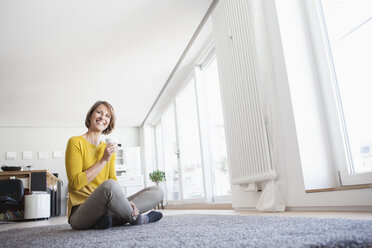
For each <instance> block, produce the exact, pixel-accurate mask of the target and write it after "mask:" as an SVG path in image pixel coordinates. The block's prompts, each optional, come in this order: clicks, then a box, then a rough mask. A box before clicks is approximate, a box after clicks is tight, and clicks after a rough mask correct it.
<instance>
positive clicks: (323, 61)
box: [304, 0, 372, 186]
mask: <svg viewBox="0 0 372 248" xmlns="http://www.w3.org/2000/svg"><path fill="white" fill-rule="evenodd" d="M304 4H305V8H306V13H307V15H308V24H309V27H310V31H311V37H312V45H313V51H314V58H315V62H316V66H317V71H318V76H319V81H320V84H319V86H320V90H321V95H322V100H323V106H324V111H325V114H326V116H327V123H326V125H327V129H328V132H329V139H330V144H331V149H332V153H333V154H332V158H333V163H335V169H336V170H337V171H338V175H339V183H340V186H346V185H359V184H369V183H372V172H366V173H352V172H351V171H350V167H351V163H352V161H351V157H350V149H349V147H348V142H347V141H348V137H347V132H346V127H345V125H344V120H343V118H344V117H343V115H342V112H341V111H340V109H341V106H340V100H339V95H338V89H337V87H336V80H337V77H336V74H335V69H334V64H333V58H332V52H331V49H330V44H329V40H328V37H327V33H326V30H327V29H326V24H325V22H324V19H323V18H324V17H323V13H322V6H321V3H320V0H316V1H304Z"/></svg>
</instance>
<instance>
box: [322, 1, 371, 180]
mask: <svg viewBox="0 0 372 248" xmlns="http://www.w3.org/2000/svg"><path fill="white" fill-rule="evenodd" d="M317 9H318V12H319V17H320V19H321V27H322V30H321V32H323V35H324V37H325V44H326V46H325V49H326V53H325V54H327V57H326V59H327V60H328V61H329V64H330V67H329V68H330V77H329V78H330V80H329V82H331V83H330V87H329V89H328V91H325V94H324V95H325V97H328V98H329V97H332V99H333V100H334V101H333V102H331V103H330V101H326V102H328V104H334V106H328V109H331V111H334V112H336V116H337V118H334V119H333V120H330V127H329V129H330V130H332V129H338V130H339V132H338V134H336V136H337V135H339V136H340V137H332V138H333V140H338V142H337V141H336V142H334V146H335V149H336V150H337V151H336V154H341V153H343V154H344V156H342V157H343V158H344V161H343V162H342V161H341V162H339V163H338V166H339V171H340V176H341V178H340V179H341V182H342V184H343V185H352V184H364V183H372V129H371V127H372V112H371V106H372V97H371V93H372V71H371V58H372V48H371V44H372V35H371V34H372V1H370V0H318V4H317ZM333 96H334V97H333ZM331 115H332V113H331V114H329V116H331ZM333 136H335V135H333ZM345 154H346V155H345ZM336 156H337V155H336Z"/></svg>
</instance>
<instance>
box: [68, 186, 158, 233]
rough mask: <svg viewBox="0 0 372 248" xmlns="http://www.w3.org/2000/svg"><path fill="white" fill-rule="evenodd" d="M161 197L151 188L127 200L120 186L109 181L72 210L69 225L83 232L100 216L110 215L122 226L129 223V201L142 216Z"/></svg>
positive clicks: (155, 189) (156, 190)
mask: <svg viewBox="0 0 372 248" xmlns="http://www.w3.org/2000/svg"><path fill="white" fill-rule="evenodd" d="M163 196H164V193H163V191H162V189H161V188H159V187H157V186H153V187H147V188H144V189H143V190H141V191H139V192H137V193H136V194H134V195H132V196H130V197H128V198H127V197H126V196H125V195H124V192H123V190H122V188H121V186H120V184H119V183H118V182H117V181H115V180H112V179H109V180H107V181H105V182H103V183H102V184H101V185H100V186H98V187H97V189H96V190H95V191H94V192H93V193H92V194H91V195H90V196H89V197H88V199H86V200H85V202H84V203H83V204H81V205H79V206H78V207H77V208H74V211H73V213H72V214H71V216H70V219H69V223H70V225H71V227H72V228H73V229H79V230H84V229H89V228H91V227H92V226H93V225H95V224H96V223H97V221H98V219H99V218H100V217H101V216H103V215H111V216H113V217H115V218H117V219H119V221H120V223H121V224H124V223H127V222H129V221H130V219H131V214H132V212H133V208H132V206H131V205H130V203H129V202H130V201H131V202H133V203H134V204H135V205H136V207H137V208H138V210H139V212H140V214H142V213H144V212H147V211H149V210H151V209H152V208H154V206H156V205H157V204H159V202H160V201H161V200H162V199H163Z"/></svg>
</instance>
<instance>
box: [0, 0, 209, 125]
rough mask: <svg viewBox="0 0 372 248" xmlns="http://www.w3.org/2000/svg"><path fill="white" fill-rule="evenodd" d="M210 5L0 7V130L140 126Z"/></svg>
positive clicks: (19, 3)
mask: <svg viewBox="0 0 372 248" xmlns="http://www.w3.org/2000/svg"><path fill="white" fill-rule="evenodd" d="M211 2H212V0H105V1H102V0H84V1H82V0H63V1H56V0H52V1H51V0H35V1H29V0H14V1H0V34H1V35H0V126H81V125H83V123H84V119H85V115H86V112H87V111H88V109H89V108H90V106H91V105H92V104H93V103H94V102H95V101H97V100H107V101H109V102H110V103H112V104H113V106H114V108H115V111H116V114H117V116H118V124H119V126H139V125H140V124H141V123H142V121H143V120H144V118H145V116H146V114H147V113H148V111H149V109H150V108H151V105H152V104H153V102H154V100H155V99H156V97H157V96H158V94H159V92H160V90H161V88H162V87H163V85H164V84H165V82H166V80H167V78H168V77H169V75H170V73H171V71H172V70H173V68H174V66H175V65H176V63H177V61H178V59H179V58H180V56H181V54H182V52H183V51H184V49H185V48H186V46H187V44H188V42H189V41H190V39H191V37H192V35H193V34H194V32H195V30H196V28H197V26H198V25H199V23H200V22H201V20H202V18H203V16H204V15H205V13H206V12H207V9H208V7H209V6H210V4H211Z"/></svg>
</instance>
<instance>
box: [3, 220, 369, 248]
mask: <svg viewBox="0 0 372 248" xmlns="http://www.w3.org/2000/svg"><path fill="white" fill-rule="evenodd" d="M0 247H162V248H164V247H372V220H350V219H332V218H328V219H320V218H299V217H272V216H236V215H199V214H190V215H173V216H165V217H164V218H163V219H162V220H160V221H159V222H157V223H151V224H148V225H143V226H129V225H126V226H120V227H114V228H110V229H106V230H86V231H75V230H72V229H71V228H70V226H69V225H67V224H64V225H56V226H43V227H35V228H20V229H11V230H7V231H3V232H0Z"/></svg>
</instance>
